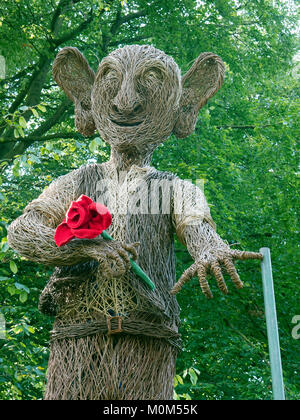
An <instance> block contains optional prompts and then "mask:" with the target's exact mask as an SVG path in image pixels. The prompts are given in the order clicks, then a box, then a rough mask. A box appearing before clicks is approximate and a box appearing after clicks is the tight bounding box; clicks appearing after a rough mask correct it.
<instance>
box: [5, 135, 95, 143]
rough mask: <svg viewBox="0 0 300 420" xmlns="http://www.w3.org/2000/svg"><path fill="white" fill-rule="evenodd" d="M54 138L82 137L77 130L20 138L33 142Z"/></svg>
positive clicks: (13, 139)
mask: <svg viewBox="0 0 300 420" xmlns="http://www.w3.org/2000/svg"><path fill="white" fill-rule="evenodd" d="M95 137H98V134H97V135H93V136H91V138H95ZM56 139H79V140H82V139H84V137H83V136H82V135H81V134H80V133H78V132H72V133H54V134H49V135H47V136H42V137H40V136H30V135H29V136H28V137H25V138H24V139H22V141H21V143H30V144H32V143H34V142H39V143H40V142H44V141H49V140H56ZM16 142H17V141H16V139H15V138H10V139H8V140H5V141H3V142H1V140H0V144H6V143H16Z"/></svg>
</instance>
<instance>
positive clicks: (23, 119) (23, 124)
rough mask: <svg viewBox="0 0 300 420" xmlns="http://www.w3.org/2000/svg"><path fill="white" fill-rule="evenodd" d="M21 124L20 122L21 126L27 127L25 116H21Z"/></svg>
mask: <svg viewBox="0 0 300 420" xmlns="http://www.w3.org/2000/svg"><path fill="white" fill-rule="evenodd" d="M19 124H20V126H21V127H23V128H27V122H26V120H25V118H24V117H20V118H19Z"/></svg>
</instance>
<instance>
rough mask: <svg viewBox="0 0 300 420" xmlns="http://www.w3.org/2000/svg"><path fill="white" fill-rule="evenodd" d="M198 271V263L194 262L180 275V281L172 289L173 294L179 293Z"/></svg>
mask: <svg viewBox="0 0 300 420" xmlns="http://www.w3.org/2000/svg"><path fill="white" fill-rule="evenodd" d="M196 272H197V267H196V264H193V265H191V266H190V267H189V268H188V269H186V270H185V271H184V273H183V274H182V276H181V277H180V279H179V280H178V282H177V283H176V284H175V286H174V287H173V289H172V290H171V291H170V293H171V295H176V293H178V292H179V291H180V290H181V288H182V286H183V285H184V284H185V283H187V282H188V281H189V280H190V279H191V278H193V277H194V276H195V275H196Z"/></svg>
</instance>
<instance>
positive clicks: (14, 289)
mask: <svg viewBox="0 0 300 420" xmlns="http://www.w3.org/2000/svg"><path fill="white" fill-rule="evenodd" d="M7 291H8V293H9V294H10V295H11V296H13V295H14V294H15V293H16V288H15V287H14V286H8V288H7Z"/></svg>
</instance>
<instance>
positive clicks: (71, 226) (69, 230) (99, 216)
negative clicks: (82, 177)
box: [54, 195, 112, 246]
mask: <svg viewBox="0 0 300 420" xmlns="http://www.w3.org/2000/svg"><path fill="white" fill-rule="evenodd" d="M111 223H112V216H111V214H110V213H109V211H108V209H107V207H105V206H104V205H103V204H99V203H94V202H93V200H91V199H90V198H89V197H87V196H86V195H81V196H80V197H79V199H78V200H77V201H73V202H72V204H71V206H70V208H69V210H68V211H67V214H66V217H65V218H64V220H63V222H62V223H61V224H60V225H59V226H57V228H56V231H55V235H54V240H55V243H56V245H57V246H63V245H65V244H67V243H68V242H69V241H70V240H71V239H74V238H81V239H83V238H86V239H93V238H96V237H97V236H98V235H100V234H101V233H102V232H103V231H104V230H105V229H107V228H108V227H109V226H110V225H111Z"/></svg>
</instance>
